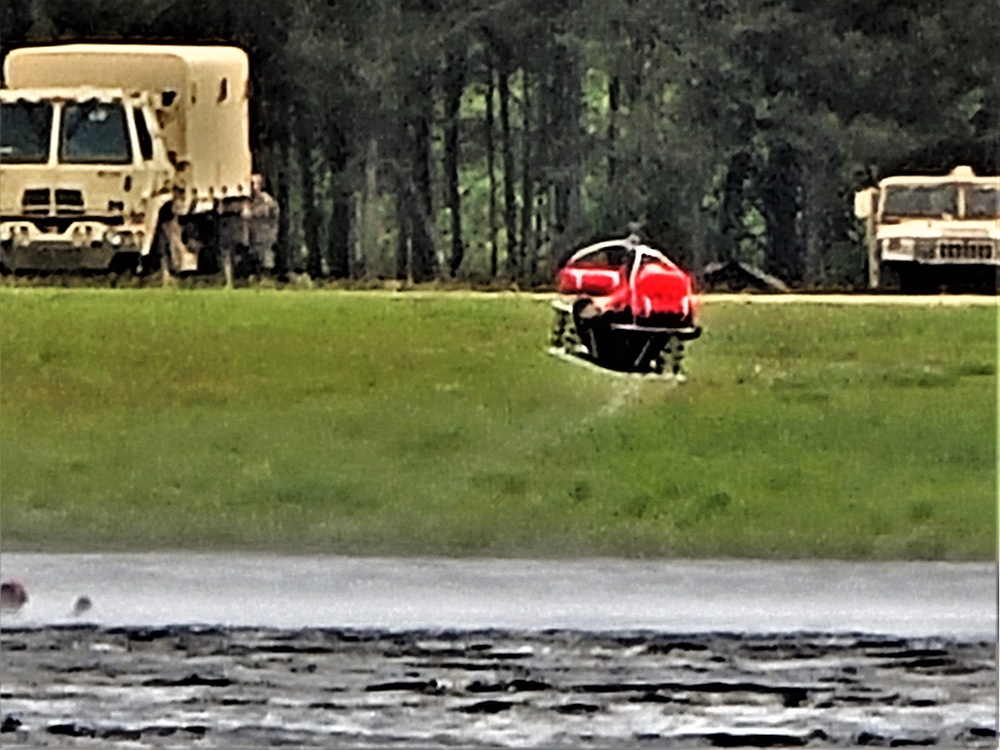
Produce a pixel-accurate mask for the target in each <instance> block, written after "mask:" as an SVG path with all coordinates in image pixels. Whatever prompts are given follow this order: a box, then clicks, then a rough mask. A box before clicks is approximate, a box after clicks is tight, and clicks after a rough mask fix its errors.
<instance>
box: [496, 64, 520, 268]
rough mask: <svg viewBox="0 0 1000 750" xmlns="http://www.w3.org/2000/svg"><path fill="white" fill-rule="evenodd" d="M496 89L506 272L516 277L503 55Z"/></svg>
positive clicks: (514, 206) (507, 95) (511, 158)
mask: <svg viewBox="0 0 1000 750" xmlns="http://www.w3.org/2000/svg"><path fill="white" fill-rule="evenodd" d="M497 90H498V92H499V94H500V150H501V152H502V156H503V205H504V229H505V230H506V235H507V274H508V275H509V276H510V277H512V278H517V275H518V273H519V272H520V268H519V266H518V255H519V253H518V249H517V203H516V199H515V197H514V146H513V143H512V142H511V133H510V76H509V75H508V69H507V60H506V56H504V60H503V62H502V67H501V69H500V71H499V75H498V79H497Z"/></svg>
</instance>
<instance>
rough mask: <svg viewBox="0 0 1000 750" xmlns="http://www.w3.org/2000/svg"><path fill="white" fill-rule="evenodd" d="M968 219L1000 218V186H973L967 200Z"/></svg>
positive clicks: (966, 215) (966, 211)
mask: <svg viewBox="0 0 1000 750" xmlns="http://www.w3.org/2000/svg"><path fill="white" fill-rule="evenodd" d="M965 217H966V218H967V219H997V218H1000V187H973V188H970V189H969V193H968V196H967V197H966V200H965Z"/></svg>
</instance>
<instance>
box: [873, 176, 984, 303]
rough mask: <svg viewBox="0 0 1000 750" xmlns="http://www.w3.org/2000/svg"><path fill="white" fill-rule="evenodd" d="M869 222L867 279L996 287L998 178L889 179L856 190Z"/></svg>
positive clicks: (919, 286) (920, 286) (925, 288)
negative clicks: (870, 186) (875, 185)
mask: <svg viewBox="0 0 1000 750" xmlns="http://www.w3.org/2000/svg"><path fill="white" fill-rule="evenodd" d="M854 212H855V214H856V215H857V216H858V217H859V218H862V219H865V220H866V224H867V227H866V234H867V245H868V269H869V272H868V283H869V286H870V287H871V288H873V289H875V288H894V287H898V288H901V289H902V290H903V291H907V292H930V291H937V290H939V289H940V288H941V287H942V286H951V285H956V286H971V285H976V286H986V287H993V288H994V289H996V285H997V275H998V272H1000V176H998V177H980V176H976V175H975V173H974V172H973V171H972V169H971V168H969V167H957V168H956V169H954V170H953V171H952V172H951V174H948V175H941V176H931V175H918V176H898V177H887V178H885V179H884V180H882V181H881V182H879V183H878V186H877V187H873V188H868V189H867V190H862V191H860V192H858V193H857V194H855V197H854Z"/></svg>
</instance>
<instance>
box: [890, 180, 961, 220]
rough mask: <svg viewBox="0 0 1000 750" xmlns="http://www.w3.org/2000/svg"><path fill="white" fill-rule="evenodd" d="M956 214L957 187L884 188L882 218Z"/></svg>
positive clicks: (907, 186) (914, 186) (913, 186)
mask: <svg viewBox="0 0 1000 750" xmlns="http://www.w3.org/2000/svg"><path fill="white" fill-rule="evenodd" d="M944 214H951V215H952V216H955V215H957V214H958V186H957V185H893V186H891V187H888V188H886V191H885V203H884V204H883V206H882V216H883V217H886V216H932V217H935V218H940V217H942V216H943V215H944Z"/></svg>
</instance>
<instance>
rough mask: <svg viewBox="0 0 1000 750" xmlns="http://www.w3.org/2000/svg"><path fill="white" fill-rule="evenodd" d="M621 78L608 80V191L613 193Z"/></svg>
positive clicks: (615, 173)
mask: <svg viewBox="0 0 1000 750" xmlns="http://www.w3.org/2000/svg"><path fill="white" fill-rule="evenodd" d="M621 90H622V82H621V78H620V77H619V76H617V75H613V76H611V79H610V80H609V81H608V192H609V193H611V194H612V195H614V194H615V189H616V187H617V185H618V155H617V154H616V149H617V148H618V108H619V107H620V106H621Z"/></svg>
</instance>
